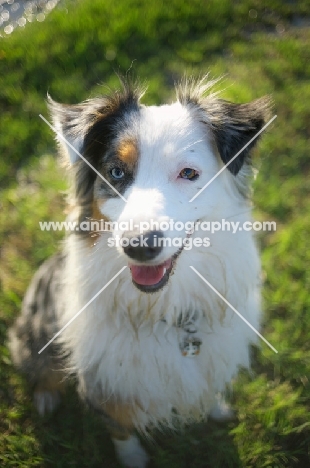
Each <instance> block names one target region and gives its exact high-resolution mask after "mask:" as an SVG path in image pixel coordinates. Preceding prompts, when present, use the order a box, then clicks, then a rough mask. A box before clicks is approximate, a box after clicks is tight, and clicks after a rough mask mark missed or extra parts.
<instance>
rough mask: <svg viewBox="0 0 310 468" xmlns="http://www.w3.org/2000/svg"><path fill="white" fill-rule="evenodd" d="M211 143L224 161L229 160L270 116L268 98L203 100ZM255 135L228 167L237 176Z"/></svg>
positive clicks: (247, 156) (227, 161)
mask: <svg viewBox="0 0 310 468" xmlns="http://www.w3.org/2000/svg"><path fill="white" fill-rule="evenodd" d="M203 107H204V110H205V111H206V113H207V117H208V121H209V123H210V124H211V128H212V132H213V135H214V139H215V143H216V146H217V149H218V152H219V154H220V157H221V159H222V161H223V163H224V164H227V163H229V161H230V160H231V159H232V158H233V157H234V156H235V155H236V154H237V153H238V152H239V151H240V150H241V149H242V148H243V147H244V146H245V145H246V144H247V143H248V142H249V141H250V140H251V139H252V138H253V137H254V136H255V135H256V134H257V133H258V132H259V131H260V130H261V129H262V127H263V126H264V125H265V123H266V122H267V120H268V118H269V116H270V107H271V99H270V98H269V97H263V98H260V99H257V100H255V101H252V102H249V103H247V104H234V103H231V102H228V101H224V100H221V99H215V100H213V99H212V100H210V102H208V99H207V100H206V101H205V102H204V105H203ZM258 139H259V137H258V138H255V140H254V141H252V142H251V143H250V144H249V145H248V146H247V147H246V148H245V149H244V150H243V151H242V152H241V153H240V154H239V155H238V156H237V157H236V158H235V159H234V160H233V161H232V162H231V163H230V164H229V165H228V166H227V169H228V170H229V171H230V172H231V173H232V174H233V175H237V174H238V172H239V171H240V169H241V167H242V166H243V164H244V163H245V162H246V160H247V159H248V158H249V154H250V152H251V150H252V148H253V147H254V146H255V144H256V143H257V141H258Z"/></svg>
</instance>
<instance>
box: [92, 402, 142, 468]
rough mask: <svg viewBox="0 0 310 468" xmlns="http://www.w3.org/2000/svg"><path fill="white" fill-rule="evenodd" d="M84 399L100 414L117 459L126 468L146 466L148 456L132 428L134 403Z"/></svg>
mask: <svg viewBox="0 0 310 468" xmlns="http://www.w3.org/2000/svg"><path fill="white" fill-rule="evenodd" d="M86 400H87V402H88V404H89V405H90V406H91V407H92V408H93V409H94V410H95V411H96V412H97V413H99V414H100V416H101V418H102V420H103V422H104V424H105V426H106V428H107V429H108V431H109V433H110V435H111V438H112V441H113V443H114V447H115V451H116V454H117V457H118V459H119V461H120V462H121V463H122V464H123V465H124V466H125V467H128V468H146V467H147V465H148V461H149V456H148V454H147V452H146V451H145V450H144V448H143V447H142V445H141V443H140V441H139V439H138V437H137V436H136V435H135V430H134V423H133V420H134V414H135V411H136V408H135V405H134V404H127V403H124V402H121V401H117V400H115V399H109V400H108V401H107V402H105V403H99V404H98V400H97V401H95V400H94V399H93V398H92V399H91V400H90V399H88V398H86Z"/></svg>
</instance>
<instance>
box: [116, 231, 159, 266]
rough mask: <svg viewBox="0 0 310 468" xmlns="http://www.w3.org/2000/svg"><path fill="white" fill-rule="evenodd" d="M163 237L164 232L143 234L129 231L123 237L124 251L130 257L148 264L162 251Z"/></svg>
mask: <svg viewBox="0 0 310 468" xmlns="http://www.w3.org/2000/svg"><path fill="white" fill-rule="evenodd" d="M163 237H164V234H163V232H162V231H148V232H145V233H143V234H139V233H134V232H132V231H127V232H124V234H123V237H122V246H123V250H124V252H125V254H126V255H128V257H130V258H133V259H134V260H138V261H139V262H147V261H148V260H153V259H154V258H155V257H157V255H159V254H160V252H161V251H162V249H163V246H162V241H161V239H163Z"/></svg>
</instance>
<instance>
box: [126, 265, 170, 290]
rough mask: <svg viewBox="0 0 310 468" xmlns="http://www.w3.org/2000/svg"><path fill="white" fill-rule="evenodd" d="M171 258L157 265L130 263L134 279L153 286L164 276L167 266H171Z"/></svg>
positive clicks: (136, 281)
mask: <svg viewBox="0 0 310 468" xmlns="http://www.w3.org/2000/svg"><path fill="white" fill-rule="evenodd" d="M170 266H171V260H167V261H166V262H165V263H162V264H161V265H155V266H138V265H130V270H131V275H132V279H133V280H134V281H135V283H137V284H141V285H144V286H151V285H154V284H157V283H159V281H160V280H161V279H162V277H163V276H164V274H165V273H164V271H165V268H170Z"/></svg>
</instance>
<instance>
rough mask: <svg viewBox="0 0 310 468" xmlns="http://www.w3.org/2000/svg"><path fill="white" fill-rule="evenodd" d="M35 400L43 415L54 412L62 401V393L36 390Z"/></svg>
mask: <svg viewBox="0 0 310 468" xmlns="http://www.w3.org/2000/svg"><path fill="white" fill-rule="evenodd" d="M33 402H34V405H35V407H36V408H37V410H38V413H39V414H40V415H41V416H44V415H45V414H47V413H52V412H53V411H54V410H55V409H56V408H57V406H58V405H59V403H60V394H59V392H57V391H54V392H51V391H48V390H36V391H35V392H34V394H33Z"/></svg>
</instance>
